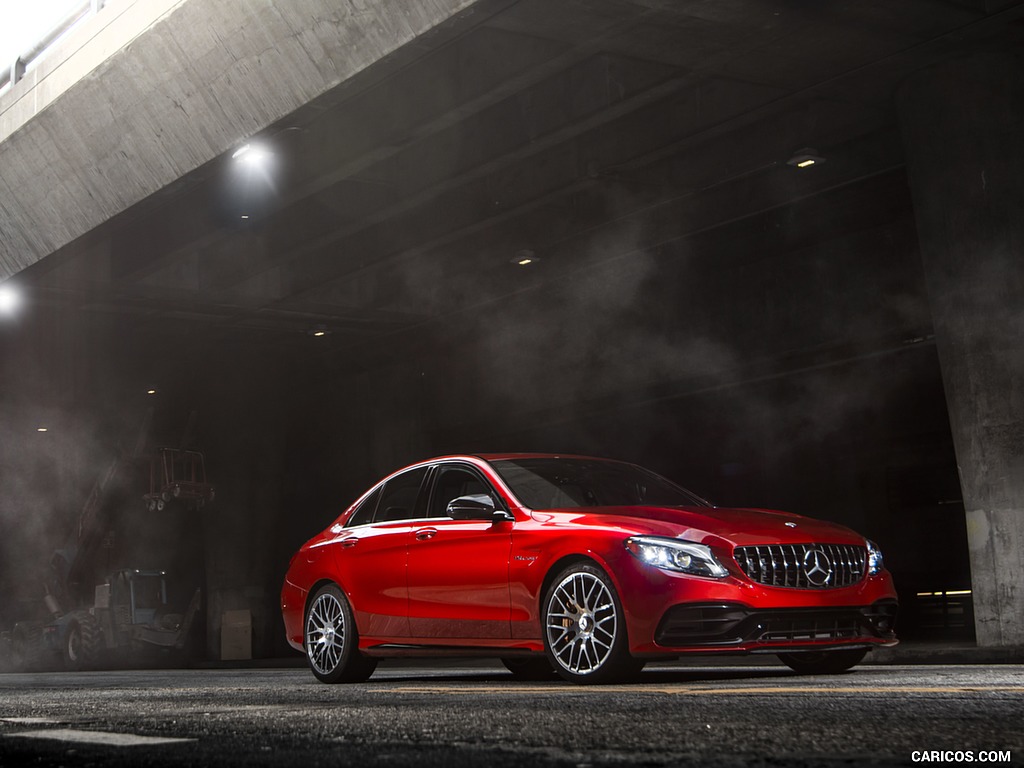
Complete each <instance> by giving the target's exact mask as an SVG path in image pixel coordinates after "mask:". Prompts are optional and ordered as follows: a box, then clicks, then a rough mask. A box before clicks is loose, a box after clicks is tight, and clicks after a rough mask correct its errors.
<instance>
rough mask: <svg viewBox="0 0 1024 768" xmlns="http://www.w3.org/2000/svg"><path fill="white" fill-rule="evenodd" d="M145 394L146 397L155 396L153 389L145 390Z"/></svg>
mask: <svg viewBox="0 0 1024 768" xmlns="http://www.w3.org/2000/svg"><path fill="white" fill-rule="evenodd" d="M146 394H147V395H155V394H156V390H155V389H147V390H146Z"/></svg>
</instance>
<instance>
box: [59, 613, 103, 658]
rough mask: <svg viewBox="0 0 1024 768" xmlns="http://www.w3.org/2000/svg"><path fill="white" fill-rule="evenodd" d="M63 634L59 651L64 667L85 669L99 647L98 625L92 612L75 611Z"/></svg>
mask: <svg viewBox="0 0 1024 768" xmlns="http://www.w3.org/2000/svg"><path fill="white" fill-rule="evenodd" d="M72 616H73V618H72V619H71V621H70V623H69V624H68V630H67V634H65V635H64V645H63V647H62V648H61V651H62V653H63V656H64V668H65V669H67V670H71V671H77V670H80V669H85V668H86V667H88V666H90V665H91V664H92V663H93V662H94V661H95V660H96V653H97V652H98V651H99V647H100V627H99V624H98V623H97V622H96V619H95V618H94V617H93V615H92V614H90V613H86V612H85V611H75V613H74V614H72Z"/></svg>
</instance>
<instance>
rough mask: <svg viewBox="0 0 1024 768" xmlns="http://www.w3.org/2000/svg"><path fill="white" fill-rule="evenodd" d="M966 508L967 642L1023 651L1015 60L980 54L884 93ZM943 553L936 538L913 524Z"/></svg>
mask: <svg viewBox="0 0 1024 768" xmlns="http://www.w3.org/2000/svg"><path fill="white" fill-rule="evenodd" d="M897 103H898V108H899V116H900V122H901V127H902V130H903V137H904V143H905V146H906V153H907V168H908V176H909V180H910V186H911V191H912V193H913V198H914V208H915V216H916V219H917V228H918V235H919V238H920V244H921V255H922V258H923V260H924V265H925V273H926V279H927V285H928V293H929V300H930V302H931V305H932V314H933V320H934V327H935V335H936V341H937V344H938V352H939V361H940V364H941V366H942V377H943V383H944V384H945V388H946V399H947V404H948V407H949V418H950V426H951V427H952V433H953V440H954V444H955V448H956V454H957V462H958V464H959V467H960V482H961V486H962V488H963V494H964V506H965V510H966V514H967V531H968V544H969V546H970V558H971V576H972V582H973V590H974V610H975V628H976V631H977V639H978V644H979V645H983V646H995V645H1024V56H1022V55H1021V54H1020V53H1017V52H1015V51H1005V52H1000V51H985V52H981V53H976V54H973V55H969V56H964V57H962V58H956V59H952V60H949V61H947V62H945V63H943V64H940V65H938V66H936V67H933V68H931V69H928V70H923V71H921V72H919V73H917V74H916V75H915V76H913V77H912V78H911V79H910V80H909V81H908V82H906V83H905V84H904V85H903V86H902V87H901V89H900V92H899V94H898V98H897ZM921 537H922V538H921V546H922V547H927V548H928V549H929V551H930V552H931V553H932V554H931V556H933V557H943V556H944V553H943V546H944V545H945V542H943V541H931V540H929V539H928V531H922V532H921Z"/></svg>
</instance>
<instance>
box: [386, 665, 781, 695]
mask: <svg viewBox="0 0 1024 768" xmlns="http://www.w3.org/2000/svg"><path fill="white" fill-rule="evenodd" d="M796 676H797V674H796V673H795V672H793V671H792V670H790V669H788V668H786V667H782V666H779V667H769V666H765V667H756V666H734V667H725V666H723V667H711V666H708V667H685V668H682V667H653V668H648V669H645V670H643V671H642V672H641V673H640V674H639V675H637V676H636V677H634V678H632V679H630V680H627V681H625V682H624V683H622V684H624V685H645V684H650V685H666V684H692V683H714V682H724V681H733V680H773V679H776V680H783V679H788V678H793V677H796ZM374 683H378V684H380V683H384V684H401V685H408V684H420V685H436V684H453V683H462V684H470V685H481V684H493V685H503V686H504V685H515V686H517V687H523V688H530V687H544V688H550V687H551V686H565V688H566V690H573V689H575V688H578V686H576V685H574V684H573V683H570V682H568V681H566V680H563V679H562V678H560V677H558V676H557V675H555V674H552V676H551V678H550V679H547V680H528V681H527V680H517V679H516V678H515V677H514V676H513V675H512V673H510V672H506V671H505V670H504V669H493V670H491V669H489V670H466V671H464V672H463V671H459V670H457V669H451V668H449V669H436V670H435V669H416V670H413V669H393V670H389V672H388V673H385V674H380V673H379V672H378V673H377V674H375V675H374V676H373V678H371V680H370V683H369V684H370V685H373V684H374Z"/></svg>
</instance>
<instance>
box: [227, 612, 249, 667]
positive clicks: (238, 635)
mask: <svg viewBox="0 0 1024 768" xmlns="http://www.w3.org/2000/svg"><path fill="white" fill-rule="evenodd" d="M220 658H221V660H223V661H234V660H237V659H251V658H252V612H251V611H250V610H249V609H248V608H246V609H245V610H243V611H225V612H224V613H223V614H222V615H221V619H220Z"/></svg>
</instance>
